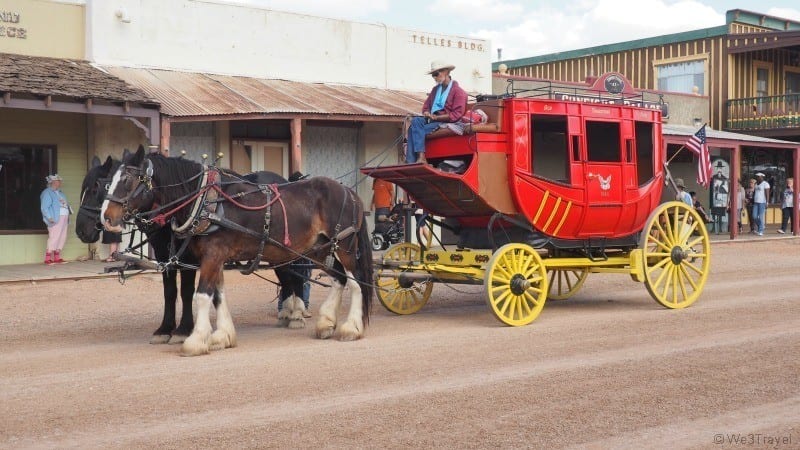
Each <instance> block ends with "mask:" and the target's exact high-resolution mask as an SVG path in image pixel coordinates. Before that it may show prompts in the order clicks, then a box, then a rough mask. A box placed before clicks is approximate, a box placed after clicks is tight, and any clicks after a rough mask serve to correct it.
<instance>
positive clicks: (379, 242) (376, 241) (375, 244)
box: [372, 234, 388, 252]
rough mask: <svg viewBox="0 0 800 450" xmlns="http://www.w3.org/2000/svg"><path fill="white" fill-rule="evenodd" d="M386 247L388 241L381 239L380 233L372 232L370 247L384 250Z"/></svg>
mask: <svg viewBox="0 0 800 450" xmlns="http://www.w3.org/2000/svg"><path fill="white" fill-rule="evenodd" d="M386 247H388V243H387V242H385V241H384V240H383V236H381V235H380V234H373V235H372V249H373V250H375V251H376V252H377V251H380V250H384V249H385V248H386Z"/></svg>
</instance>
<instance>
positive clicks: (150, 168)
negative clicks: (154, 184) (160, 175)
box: [145, 158, 153, 178]
mask: <svg viewBox="0 0 800 450" xmlns="http://www.w3.org/2000/svg"><path fill="white" fill-rule="evenodd" d="M145 173H146V174H147V176H148V177H151V178H152V177H153V161H152V160H151V159H150V158H148V159H147V171H146V172H145Z"/></svg>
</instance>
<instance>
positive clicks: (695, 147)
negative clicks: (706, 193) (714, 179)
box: [686, 125, 711, 188]
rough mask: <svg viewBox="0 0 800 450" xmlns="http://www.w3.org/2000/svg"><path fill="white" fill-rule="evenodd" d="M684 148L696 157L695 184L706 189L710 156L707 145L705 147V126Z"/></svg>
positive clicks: (708, 178)
mask: <svg viewBox="0 0 800 450" xmlns="http://www.w3.org/2000/svg"><path fill="white" fill-rule="evenodd" d="M686 148H688V149H689V150H691V151H692V152H694V154H695V155H697V184H699V185H701V186H703V187H706V188H707V187H708V184H709V183H710V182H711V155H710V154H709V153H708V145H706V126H705V125H703V128H700V129H699V130H698V131H697V133H695V134H694V136H692V137H691V138H689V142H687V143H686Z"/></svg>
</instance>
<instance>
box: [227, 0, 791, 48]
mask: <svg viewBox="0 0 800 450" xmlns="http://www.w3.org/2000/svg"><path fill="white" fill-rule="evenodd" d="M228 1H230V2H237V3H247V4H252V5H258V6H261V7H266V8H269V9H277V10H283V11H294V12H300V13H305V14H311V15H316V16H323V17H336V18H345V19H348V20H355V21H359V22H373V23H385V24H387V25H391V26H396V27H401V28H408V29H413V30H421V31H427V32H440V33H443V34H450V35H458V36H464V37H476V38H484V39H489V40H491V41H492V60H496V59H497V48H502V57H503V59H516V58H525V57H529V56H536V55H544V54H548V53H554V52H559V51H564V50H574V49H579V48H585V47H592V46H595V45H603V44H610V43H615V42H622V41H628V40H632V39H640V38H645V37H651V36H659V35H662V34H669V33H677V32H681V31H689V30H696V29H700V28H709V27H714V26H719V25H724V24H725V12H726V11H728V10H730V9H744V10H747V11H754V12H758V13H763V14H769V15H774V16H778V17H783V18H787V19H793V20H797V21H800V1H798V0H792V1H790V0H761V1H760V2H758V5H756V4H755V3H756V2H754V1H753V0H750V1H747V2H744V1H739V2H732V1H720V0H558V1H555V0H540V1H533V0H428V1H421V0H228Z"/></svg>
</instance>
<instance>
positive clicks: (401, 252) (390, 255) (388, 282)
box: [376, 242, 433, 315]
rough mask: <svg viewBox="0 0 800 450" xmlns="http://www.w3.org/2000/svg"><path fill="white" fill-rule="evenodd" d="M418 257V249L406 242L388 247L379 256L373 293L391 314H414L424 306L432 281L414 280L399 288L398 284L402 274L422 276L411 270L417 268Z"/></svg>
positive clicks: (420, 272)
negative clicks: (379, 261)
mask: <svg viewBox="0 0 800 450" xmlns="http://www.w3.org/2000/svg"><path fill="white" fill-rule="evenodd" d="M420 257H421V252H420V248H419V246H418V245H417V244H411V243H407V242H403V243H400V244H396V245H394V246H392V247H389V249H388V250H386V252H385V253H384V254H383V264H381V267H380V268H379V269H378V270H377V271H376V279H377V280H379V281H378V289H376V291H377V293H378V300H380V302H381V304H382V305H383V307H384V308H386V309H388V310H389V311H391V312H393V313H395V314H402V315H405V314H414V313H415V312H417V311H419V310H420V309H422V307H423V306H425V303H427V302H428V299H429V298H430V296H431V292H432V291H433V282H432V281H428V280H419V281H417V280H414V281H409V282H404V283H403V285H401V282H400V276H401V274H403V273H404V272H405V273H415V274H423V273H424V272H422V271H421V270H418V271H414V270H413V268H414V267H420V264H421V261H420ZM389 263H391V264H389ZM398 264H399V267H398Z"/></svg>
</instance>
